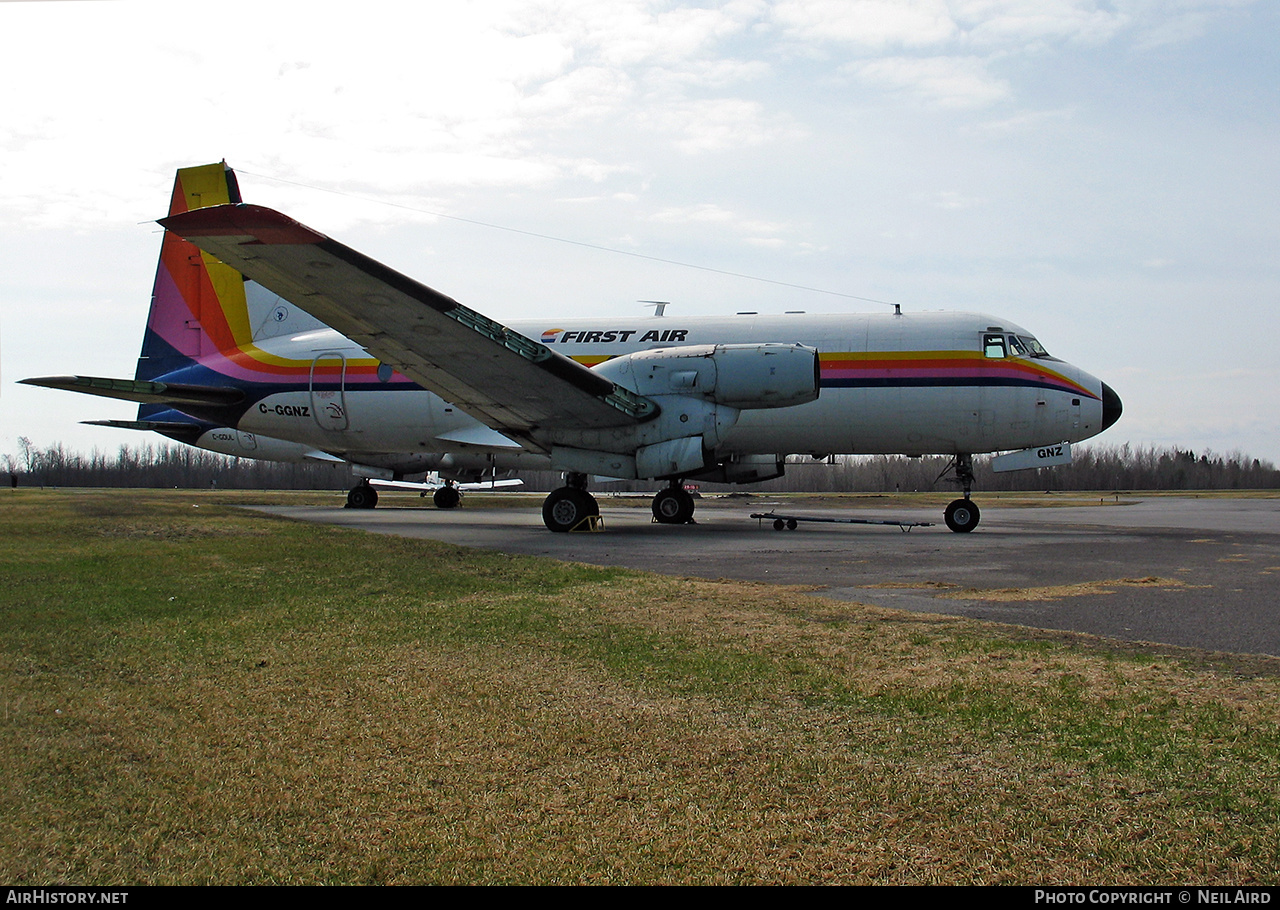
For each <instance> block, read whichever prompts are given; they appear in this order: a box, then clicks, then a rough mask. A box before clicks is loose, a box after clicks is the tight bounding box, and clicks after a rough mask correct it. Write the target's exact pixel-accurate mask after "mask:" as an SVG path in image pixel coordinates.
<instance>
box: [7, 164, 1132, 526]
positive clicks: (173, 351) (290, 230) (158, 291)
mask: <svg viewBox="0 0 1280 910" xmlns="http://www.w3.org/2000/svg"><path fill="white" fill-rule="evenodd" d="M160 223H161V224H162V225H163V226H164V227H165V228H166V233H165V235H164V240H163V244H162V248H161V254H160V265H159V268H158V270H157V274H156V283H155V290H154V292H153V296H152V302H151V311H150V315H149V317H148V321H147V329H146V336H145V339H144V341H143V346H142V356H141V357H140V358H139V360H138V368H137V372H136V374H135V378H134V379H131V380H129V379H105V378H100V377H91V376H53V377H44V378H40V379H28V380H23V381H24V382H27V383H30V384H32V385H41V386H48V387H51V388H60V389H70V390H74V391H79V392H87V393H89V394H93V395H101V396H106V397H109V398H122V399H126V400H130V401H137V402H140V403H141V405H142V406H141V408H140V409H139V413H138V418H137V420H131V421H123V420H108V421H92V422H93V423H101V424H104V425H108V426H117V427H127V428H131V429H139V430H152V431H155V432H159V433H161V434H163V435H165V436H168V437H170V438H173V439H177V440H180V441H182V442H185V443H189V444H192V445H196V446H200V447H202V448H205V449H210V450H213V451H216V452H222V453H226V454H230V455H237V456H242V457H252V458H263V459H271V460H281V461H301V460H304V459H320V460H326V461H345V462H348V463H350V464H351V465H352V467H353V469H354V470H355V472H356V473H357V474H358V475H360V476H362V477H364V478H366V479H365V480H363V481H362V482H361V483H360V485H359V486H357V487H356V488H355V489H353V490H352V491H351V492H350V494H349V495H348V499H347V502H348V505H350V506H352V507H355V508H371V507H373V505H374V504H375V503H376V501H377V494H376V493H375V492H374V490H373V488H372V487H371V486H370V485H369V483H368V479H369V478H373V479H378V480H390V481H400V480H402V479H404V478H405V477H410V476H414V475H417V474H422V473H424V472H428V471H437V472H439V474H440V476H441V477H443V478H446V479H447V480H449V481H464V480H469V481H476V480H480V479H483V478H486V477H488V478H493V477H495V476H499V475H502V474H505V473H507V472H511V471H516V470H520V469H522V468H525V469H547V468H550V469H553V470H557V471H563V472H564V475H565V485H564V486H563V487H561V488H560V489H558V490H556V491H554V492H553V493H551V494H550V495H549V496H548V497H547V499H546V501H545V503H544V505H543V508H542V515H543V520H544V521H545V522H546V525H547V527H548V528H550V529H551V530H552V531H569V530H572V529H574V528H576V527H579V526H582V525H583V524H585V523H589V521H590V518H591V516H594V515H598V514H599V509H598V506H597V504H596V501H595V499H594V498H593V497H592V496H591V494H590V493H589V492H587V482H588V479H589V478H590V477H591V476H592V475H599V476H604V477H617V478H642V479H653V480H658V481H669V484H668V485H667V486H666V488H665V489H663V490H661V491H660V492H659V493H658V494H657V495H656V496H654V499H653V514H654V517H655V518H656V519H657V520H658V521H659V522H662V523H666V524H681V523H687V522H689V521H690V520H691V517H692V515H693V510H694V501H693V499H692V498H691V497H690V495H689V494H688V493H687V492H685V490H684V486H683V481H685V480H706V481H714V482H720V483H751V482H754V481H761V480H768V479H770V478H773V477H779V476H781V475H782V473H783V465H784V461H785V458H786V456H787V455H789V454H806V455H812V456H818V457H821V456H825V455H829V454H832V453H841V454H845V453H847V454H903V455H925V454H942V455H950V456H952V459H953V462H952V468H953V469H954V472H955V475H956V478H955V479H956V480H957V481H958V482H959V483H960V484H961V486H962V488H963V498H962V499H957V500H956V501H955V502H953V503H951V505H950V506H948V507H947V510H946V521H947V524H948V526H949V527H950V528H951V529H952V530H953V531H960V532H965V531H971V530H973V529H974V528H975V527H976V526H977V524H978V516H979V512H978V507H977V506H976V505H975V504H973V503H972V502H971V501H970V498H969V494H970V489H971V486H972V482H973V461H972V457H973V455H975V454H980V453H988V452H1009V451H1010V450H1016V451H1012V454H1008V455H1004V456H1001V458H1000V459H997V462H999V464H997V467H1001V466H1003V467H1006V468H1009V469H1017V468H1023V467H1038V466H1044V465H1049V464H1061V463H1064V462H1065V461H1069V460H1070V444H1071V443H1073V442H1077V441H1079V440H1082V439H1087V438H1089V437H1091V436H1094V435H1096V434H1098V433H1100V432H1102V431H1103V430H1105V429H1106V428H1107V427H1109V426H1111V425H1112V424H1113V423H1115V421H1116V420H1117V419H1118V418H1119V416H1120V410H1121V405H1120V399H1119V398H1118V397H1117V396H1116V394H1115V392H1113V391H1112V390H1111V389H1110V388H1109V387H1108V386H1107V385H1106V383H1104V382H1101V381H1100V380H1098V379H1095V378H1094V377H1093V376H1090V375H1089V374H1088V373H1086V372H1084V371H1083V370H1081V369H1079V368H1077V367H1074V366H1072V365H1070V364H1068V363H1064V362H1063V361H1061V360H1058V359H1056V358H1054V357H1051V356H1050V355H1049V354H1048V352H1047V351H1046V350H1045V349H1044V348H1043V347H1042V346H1041V345H1040V343H1039V342H1038V341H1037V340H1036V339H1035V338H1034V337H1033V336H1032V335H1031V334H1030V333H1029V332H1027V331H1025V330H1024V329H1021V328H1019V327H1018V326H1015V325H1013V324H1011V323H1009V322H1008V321H1006V320H1003V319H996V318H993V317H991V316H984V315H975V314H965V313H951V314H941V313H928V314H925V313H919V314H914V313H893V314H889V313H885V314H883V315H840V316H813V315H804V314H790V315H786V316H759V315H755V314H739V315H737V316H732V317H727V318H697V319H694V318H678V319H677V318H672V317H669V316H660V315H655V316H653V317H646V318H643V319H631V320H616V319H615V320H605V319H570V320H559V319H539V320H537V321H530V322H520V323H514V324H512V325H511V326H504V325H500V324H498V323H497V322H494V321H493V320H492V319H488V318H486V317H485V316H482V315H481V314H479V313H477V312H475V311H474V310H471V309H468V308H467V307H464V306H462V305H461V304H459V303H457V302H456V301H454V300H452V299H450V298H448V297H446V296H444V295H443V294H441V293H439V292H437V291H434V290H432V289H431V288H429V287H427V286H425V285H422V284H419V283H418V282H416V281H414V280H413V279H411V278H408V277H406V276H404V275H402V274H400V273H399V272H396V271H393V270H392V269H390V268H388V267H386V266H384V265H382V264H380V263H378V262H375V261H374V260H372V259H370V258H368V257H367V256H364V255H362V254H360V253H358V252H356V251H355V250H353V249H350V248H349V247H346V246H343V245H342V244H340V243H338V242H337V241H335V240H332V239H330V238H329V237H326V236H325V235H323V234H320V233H318V232H316V231H314V230H312V229H311V228H308V227H304V226H303V225H301V224H299V223H297V222H296V221H293V220H291V219H289V218H287V217H285V216H284V215H282V214H280V213H279V212H275V211H272V210H270V209H266V208H262V207H260V206H253V205H245V204H243V203H242V202H241V200H240V193H239V189H238V186H237V183H236V180H235V175H234V173H233V172H232V171H231V170H230V168H228V167H226V165H225V163H220V164H214V165H205V166H202V167H194V168H184V169H182V170H179V171H178V176H177V181H176V183H175V186H174V193H173V200H172V204H171V206H170V214H169V217H167V218H164V219H162V220H161V221H160ZM435 501H436V503H437V505H439V506H441V507H444V508H449V507H451V506H454V505H456V504H457V491H456V490H455V489H454V488H453V486H452V485H450V486H446V487H443V488H440V489H438V490H436V493H435Z"/></svg>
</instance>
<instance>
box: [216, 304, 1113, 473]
mask: <svg viewBox="0 0 1280 910" xmlns="http://www.w3.org/2000/svg"><path fill="white" fill-rule="evenodd" d="M510 327H511V328H512V329H514V330H516V331H518V332H520V333H521V334H524V335H525V336H527V337H529V338H532V339H533V340H535V341H541V342H542V343H544V344H546V345H547V346H548V347H549V348H551V349H552V350H553V351H556V352H557V353H561V354H564V355H566V356H569V357H572V358H574V359H575V360H578V361H579V362H581V363H585V364H587V365H588V366H595V365H597V364H599V363H601V362H604V361H606V360H608V359H610V358H613V357H618V356H621V355H625V354H628V353H632V352H635V351H641V350H645V349H650V348H659V347H672V346H679V345H691V344H740V343H760V342H784V343H800V344H804V345H807V346H810V347H813V348H816V349H817V351H818V352H819V355H820V359H821V364H822V382H821V391H820V394H819V397H818V399H817V400H816V401H812V402H809V403H807V404H802V405H797V406H793V407H784V408H769V409H761V410H745V411H742V413H741V414H740V416H739V417H738V418H737V420H736V423H734V424H733V426H732V428H731V429H730V430H729V431H728V432H727V433H726V434H725V436H724V439H723V441H722V442H721V444H720V445H719V447H718V448H717V453H716V454H717V455H718V456H719V457H725V458H732V457H737V456H742V455H752V454H757V455H760V454H769V455H789V454H810V455H826V454H832V453H840V454H905V455H923V454H958V453H966V454H977V453H986V452H995V451H1004V450H1012V449H1022V448H1028V447H1032V446H1041V445H1048V444H1052V443H1059V442H1077V441H1079V440H1082V439H1086V438H1088V437H1090V436H1093V435H1095V434H1097V433H1099V432H1101V430H1102V429H1103V428H1104V426H1103V402H1102V383H1101V381H1100V380H1098V379H1096V378H1095V377H1093V376H1091V375H1089V374H1088V373H1085V372H1084V371H1083V370H1080V369H1079V368H1077V367H1074V366H1072V365H1070V364H1068V363H1065V362H1063V361H1061V360H1057V359H1054V358H1051V357H1048V356H1047V355H1044V354H1043V352H1042V349H1039V350H1040V356H1034V354H1033V351H1034V350H1036V349H1037V348H1032V349H1030V350H1028V349H1026V348H1025V346H1024V345H1023V344H1022V343H1020V342H1019V341H1018V339H1031V336H1030V334H1029V333H1028V332H1026V331H1025V330H1023V329H1021V328H1019V327H1018V326H1015V325H1013V324H1011V323H1009V322H1007V321H1004V320H1000V319H997V318H995V317H991V316H986V315H981V314H971V313H910V314H901V315H894V314H855V315H842V316H831V315H825V316H819V315H806V314H792V315H786V316H759V315H754V314H744V315H738V316H731V317H716V318H687V319H682V318H678V317H674V316H664V317H660V318H659V317H645V318H640V319H635V320H629V321H623V320H617V319H613V320H604V319H568V320H552V319H547V320H540V321H537V322H518V323H512V324H511V326H510ZM996 337H998V338H1000V339H1002V347H1000V346H996V345H995V344H994V343H993V342H994V339H995V338H996ZM258 344H259V345H260V347H261V348H262V349H263V350H265V351H267V352H269V353H270V354H272V355H275V356H279V357H282V358H287V359H289V360H291V361H294V362H308V363H311V362H317V361H318V362H323V363H328V364H332V363H334V362H335V361H338V360H341V361H342V362H343V363H344V364H355V363H358V362H363V363H366V364H367V363H369V362H370V358H369V355H368V354H366V353H365V352H364V351H363V350H362V349H360V348H359V347H358V346H357V345H355V344H354V343H353V342H351V341H349V340H348V339H345V338H343V337H342V336H341V335H339V334H338V333H336V332H333V331H331V330H318V331H312V332H307V333H305V334H302V335H295V336H288V337H278V338H273V339H267V340H263V341H259V342H258ZM1031 344H1032V345H1034V339H1031ZM397 381H398V382H397ZM238 430H239V431H240V432H239V434H238V435H239V436H240V437H244V436H245V434H248V441H249V442H250V443H252V444H253V447H254V448H255V449H256V450H257V454H256V455H255V453H254V452H253V451H247V450H246V449H245V439H243V438H237V439H229V438H227V439H223V440H220V441H215V440H213V439H210V440H208V443H210V444H208V445H206V441H205V440H202V441H201V443H200V444H201V445H206V447H208V448H213V449H215V450H217V451H225V452H228V453H229V454H237V455H249V456H250V457H273V456H272V455H269V454H266V451H265V449H267V448H268V447H269V445H268V443H267V442H266V441H264V440H259V439H255V438H254V437H255V436H258V437H270V438H271V439H272V440H284V441H287V442H289V443H293V444H296V445H297V447H298V451H299V452H301V451H304V450H318V451H320V452H328V453H333V454H335V455H339V456H341V457H343V458H346V459H348V460H350V461H353V462H356V463H359V464H368V465H374V466H385V467H387V468H389V469H393V470H395V471H397V472H402V473H410V472H414V471H423V470H429V469H435V468H438V467H440V466H441V464H442V462H441V458H440V456H441V455H442V454H443V453H451V455H450V457H449V459H448V461H447V462H445V466H450V465H456V466H457V467H459V468H461V467H464V466H467V465H474V466H482V465H485V464H487V465H489V466H496V467H499V468H509V467H520V466H528V467H535V466H546V464H547V460H546V458H545V456H531V455H528V454H526V453H523V452H521V450H520V448H519V446H518V445H517V444H516V443H514V442H512V441H511V440H508V439H505V438H504V437H502V436H501V435H500V434H499V433H496V432H494V431H493V430H491V429H489V428H488V427H486V426H484V425H483V424H481V423H479V422H478V421H477V420H475V419H474V418H472V417H471V416H470V415H468V414H466V413H464V412H462V411H460V410H458V409H457V408H454V407H453V406H451V405H450V404H448V403H447V402H445V401H443V400H442V399H440V398H439V397H438V396H436V395H434V394H432V393H430V392H426V391H423V390H421V389H419V388H417V387H412V388H409V387H407V384H406V383H404V382H403V380H401V378H400V377H398V376H397V377H395V378H394V380H392V379H391V377H389V376H386V375H385V371H384V378H383V379H382V380H381V383H380V382H377V381H370V380H369V379H368V377H367V375H366V378H365V379H363V380H362V381H360V382H346V381H344V382H343V383H341V384H340V388H338V389H336V390H335V389H332V388H330V389H326V390H317V389H315V388H312V387H297V388H293V389H291V390H288V391H280V392H277V393H274V394H271V395H270V396H268V397H266V398H263V399H262V400H261V401H258V402H256V403H255V404H254V405H253V406H252V407H251V408H249V410H248V411H247V412H246V413H245V414H244V416H243V418H242V419H241V420H240V423H239V426H238ZM206 435H209V434H206ZM275 457H281V456H280V455H279V454H278V453H277V454H276V455H275Z"/></svg>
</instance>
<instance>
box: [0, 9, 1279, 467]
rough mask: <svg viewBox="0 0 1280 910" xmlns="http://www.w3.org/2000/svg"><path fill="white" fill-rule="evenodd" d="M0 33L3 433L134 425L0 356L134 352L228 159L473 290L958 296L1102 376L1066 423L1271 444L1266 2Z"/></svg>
mask: <svg viewBox="0 0 1280 910" xmlns="http://www.w3.org/2000/svg"><path fill="white" fill-rule="evenodd" d="M0 34H3V35H4V36H5V49H4V53H3V54H2V55H0V86H2V87H0V99H2V103H0V452H8V453H11V454H16V452H17V438H18V437H19V436H27V437H29V438H30V439H31V440H32V442H33V443H35V444H36V445H37V446H41V447H44V446H47V445H50V444H52V443H54V442H58V441H60V442H62V443H64V444H66V445H67V446H69V447H71V448H73V449H79V450H80V451H83V452H88V451H89V450H90V449H92V448H93V447H94V446H97V447H99V448H101V449H103V450H106V451H109V452H114V450H115V449H116V448H118V447H119V446H120V445H121V444H129V445H136V444H138V443H141V442H143V441H147V440H150V441H153V442H154V441H159V437H154V436H147V435H143V434H138V433H131V432H128V431H122V430H109V429H105V428H99V427H84V426H80V425H78V423H77V421H80V420H84V419H93V418H106V417H116V418H131V417H132V416H133V415H134V413H135V410H136V409H135V407H134V406H132V405H129V404H126V403H123V402H112V401H107V400H105V399H93V398H89V397H87V396H77V395H73V394H70V393H60V392H55V391H51V390H42V389H34V388H29V387H25V386H17V385H15V384H14V383H15V382H16V381H17V380H18V379H21V378H23V377H26V376H35V375H47V374H54V373H85V374H90V375H102V376H132V375H133V368H134V363H135V359H136V357H137V354H138V349H139V346H140V344H141V339H142V328H143V324H144V322H145V319H146V311H147V306H148V302H149V295H150V289H151V281H152V276H153V273H154V268H155V260H156V255H157V253H158V250H159V242H160V237H159V234H158V233H157V231H158V228H157V227H156V225H155V224H154V219H156V218H158V217H162V216H163V215H164V214H165V213H166V210H167V205H168V198H169V193H170V190H171V187H172V182H173V172H174V170H175V168H177V167H180V166H186V165H193V164H204V163H208V162H211V161H217V160H219V159H222V158H225V159H226V160H227V162H228V163H229V164H230V165H231V166H232V167H234V168H236V169H237V171H238V173H239V175H240V181H241V188H242V190H243V193H244V196H245V199H246V201H250V202H257V203H261V204H264V205H269V206H272V207H275V208H278V209H281V210H282V211H284V212H286V213H288V214H290V215H292V216H294V217H296V218H298V219H299V220H301V221H302V222H304V223H306V224H309V225H311V226H312V227H315V228H316V229H318V230H321V231H323V232H325V233H328V234H330V235H332V236H334V237H336V238H337V239H339V240H342V241H343V242H345V243H348V244H349V245H351V246H354V247H356V248H357V249H360V250H361V251H363V252H365V253H368V254H369V255H371V256H374V257H375V258H378V259H381V260H382V261H384V262H386V263H388V264H390V265H392V266H394V267H395V268H397V269H399V270H401V271H403V272H406V273H407V274H409V275H411V276H413V277H414V278H417V279H419V280H421V281H423V282H425V283H426V284H429V285H431V286H433V287H435V288H437V289H438V290H440V291H442V292H444V293H446V294H448V295H450V296H452V297H454V298H456V299H457V300H459V301H460V302H462V303H465V304H467V305H468V306H471V307H473V308H475V309H477V310H479V311H481V312H483V313H485V314H487V315H490V316H493V317H495V318H497V319H500V320H514V319H520V318H526V317H535V318H536V317H543V316H545V317H546V318H548V320H549V322H548V327H551V323H552V322H556V321H557V320H558V319H559V318H561V317H565V316H574V315H587V314H592V315H597V314H611V315H617V316H619V317H622V318H626V319H633V318H636V317H637V316H643V314H644V311H643V310H642V309H641V308H640V306H641V305H640V304H639V303H637V301H638V300H646V299H657V300H670V301H672V303H671V306H670V307H669V309H668V316H669V317H670V316H677V315H680V314H690V315H693V314H698V315H703V314H707V315H710V314H719V313H731V312H735V311H737V310H744V309H745V310H758V311H760V312H778V313H780V312H783V311H784V310H807V311H808V312H856V311H863V310H867V309H875V308H877V306H878V305H877V304H875V303H871V302H867V301H864V300H858V299H852V298H872V299H875V300H887V301H893V302H898V303H901V304H902V305H903V307H904V309H907V310H937V309H948V310H978V311H981V312H988V313H992V314H995V315H998V316H1000V317H1003V318H1004V319H1007V320H1010V321H1013V322H1015V323H1018V324H1020V325H1022V326H1023V327H1025V328H1027V329H1029V330H1031V331H1032V332H1034V333H1035V334H1036V335H1037V336H1038V337H1039V338H1040V340H1041V341H1042V342H1043V343H1044V344H1045V346H1046V347H1048V349H1049V350H1050V352H1051V353H1054V354H1055V355H1057V356H1060V357H1063V358H1064V359H1066V360H1069V361H1071V362H1072V363H1075V364H1077V365H1078V366H1081V367H1083V368H1084V369H1086V370H1088V371H1089V372H1091V373H1093V374H1094V375H1096V376H1098V377H1100V378H1102V379H1104V380H1105V381H1106V382H1108V383H1109V384H1110V385H1111V386H1112V387H1113V388H1115V390H1116V391H1117V392H1118V393H1119V395H1120V396H1121V398H1122V399H1123V400H1124V405H1125V413H1124V417H1123V419H1122V420H1121V421H1120V423H1118V424H1117V425H1116V426H1115V427H1113V428H1112V429H1111V430H1109V431H1108V432H1107V433H1106V434H1104V436H1102V437H1100V439H1099V441H1100V442H1106V443H1116V444H1119V443H1123V442H1126V441H1127V442H1132V443H1134V444H1138V445H1151V444H1154V445H1159V446H1166V445H1177V446H1179V447H1182V448H1192V449H1194V450H1196V451H1197V452H1199V451H1203V450H1204V449H1212V450H1214V451H1216V452H1219V453H1228V452H1231V451H1235V450H1240V451H1243V452H1245V453H1247V454H1249V455H1252V456H1257V457H1262V458H1266V459H1270V460H1272V461H1276V462H1280V428H1278V427H1277V421H1278V419H1280V366H1278V363H1280V360H1278V358H1277V354H1276V351H1275V350H1274V349H1273V345H1275V344H1276V343H1277V336H1280V332H1278V331H1277V329H1278V328H1280V262H1278V260H1280V141H1278V139H1280V54H1277V53H1276V50H1275V48H1276V46H1277V44H1280V4H1277V3H1274V2H1265V0H1167V2H1162V0H1116V2H1110V3H1102V2H1091V0H954V2H945V0H899V2H893V0H779V2H772V3H771V2H764V0H742V2H727V3H710V2H709V3H701V4H681V3H672V2H648V0H601V2H574V0H563V2H553V0H546V2H533V0H529V2H498V0H483V2H477V3H467V2H460V0H449V2H440V3H434V2H414V3H382V2H377V0H365V2H362V3H350V2H347V3H326V2H314V0H313V2H307V3H301V2H296V3H285V2H271V0H256V2H253V3H241V2H235V0H224V2H221V3H217V4H215V5H213V6H198V5H183V4H174V3H172V2H165V3H147V2H132V0H118V2H110V0H105V2H94V0H87V2H74V0H69V2H4V0H0ZM439 214H444V215H450V216H454V218H442V217H438V215H439ZM458 218H462V219H470V221H478V222H485V223H489V224H496V225H501V226H505V227H508V228H513V229H518V230H520V231H527V232H532V233H537V234H545V235H551V236H554V237H558V238H565V239H569V240H574V241H580V242H582V243H588V244H596V245H600V246H604V247H610V248H614V249H618V250H626V251H630V252H633V253H636V254H640V255H642V256H647V257H656V258H659V259H667V260H675V261H679V262H685V263H693V264H697V265H700V266H705V267H707V268H711V269H719V270H723V271H729V272H738V273H745V274H749V275H754V276H760V277H762V278H768V279H772V280H773V281H776V282H784V283H788V284H792V285H803V286H806V287H811V288H819V289H822V290H825V291H829V292H832V293H818V292H812V291H804V290H799V289H796V288H789V287H785V286H781V285H779V284H770V283H766V282H761V281H752V280H747V279H743V278H736V277H730V276H727V275H723V274H718V273H716V272H710V271H705V270H697V269H690V268H683V267H680V266H676V265H670V264H664V263H661V262H655V261H652V260H651V259H643V258H638V257H637V256H627V255H623V254H619V253H610V252H602V251H599V250H594V249H590V248H588V247H585V246H580V245H574V244H569V243H562V242H556V241H552V240H545V239H537V238H534V237H531V236H528V235H527V234H520V233H514V232H512V231H504V230H498V229H495V228H491V227H484V226H480V225H477V224H473V223H468V222H467V221H459V220H456V219H458ZM840 295H847V296H840ZM774 340H778V341H787V340H789V339H774Z"/></svg>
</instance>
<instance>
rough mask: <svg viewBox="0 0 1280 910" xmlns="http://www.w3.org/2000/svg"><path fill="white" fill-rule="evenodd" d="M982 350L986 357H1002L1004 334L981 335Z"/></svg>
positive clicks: (1003, 352) (1003, 353)
mask: <svg viewBox="0 0 1280 910" xmlns="http://www.w3.org/2000/svg"><path fill="white" fill-rule="evenodd" d="M982 351H983V353H984V354H986V355H987V356H988V357H1004V356H1005V347H1004V336H1003V335H983V336H982Z"/></svg>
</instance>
